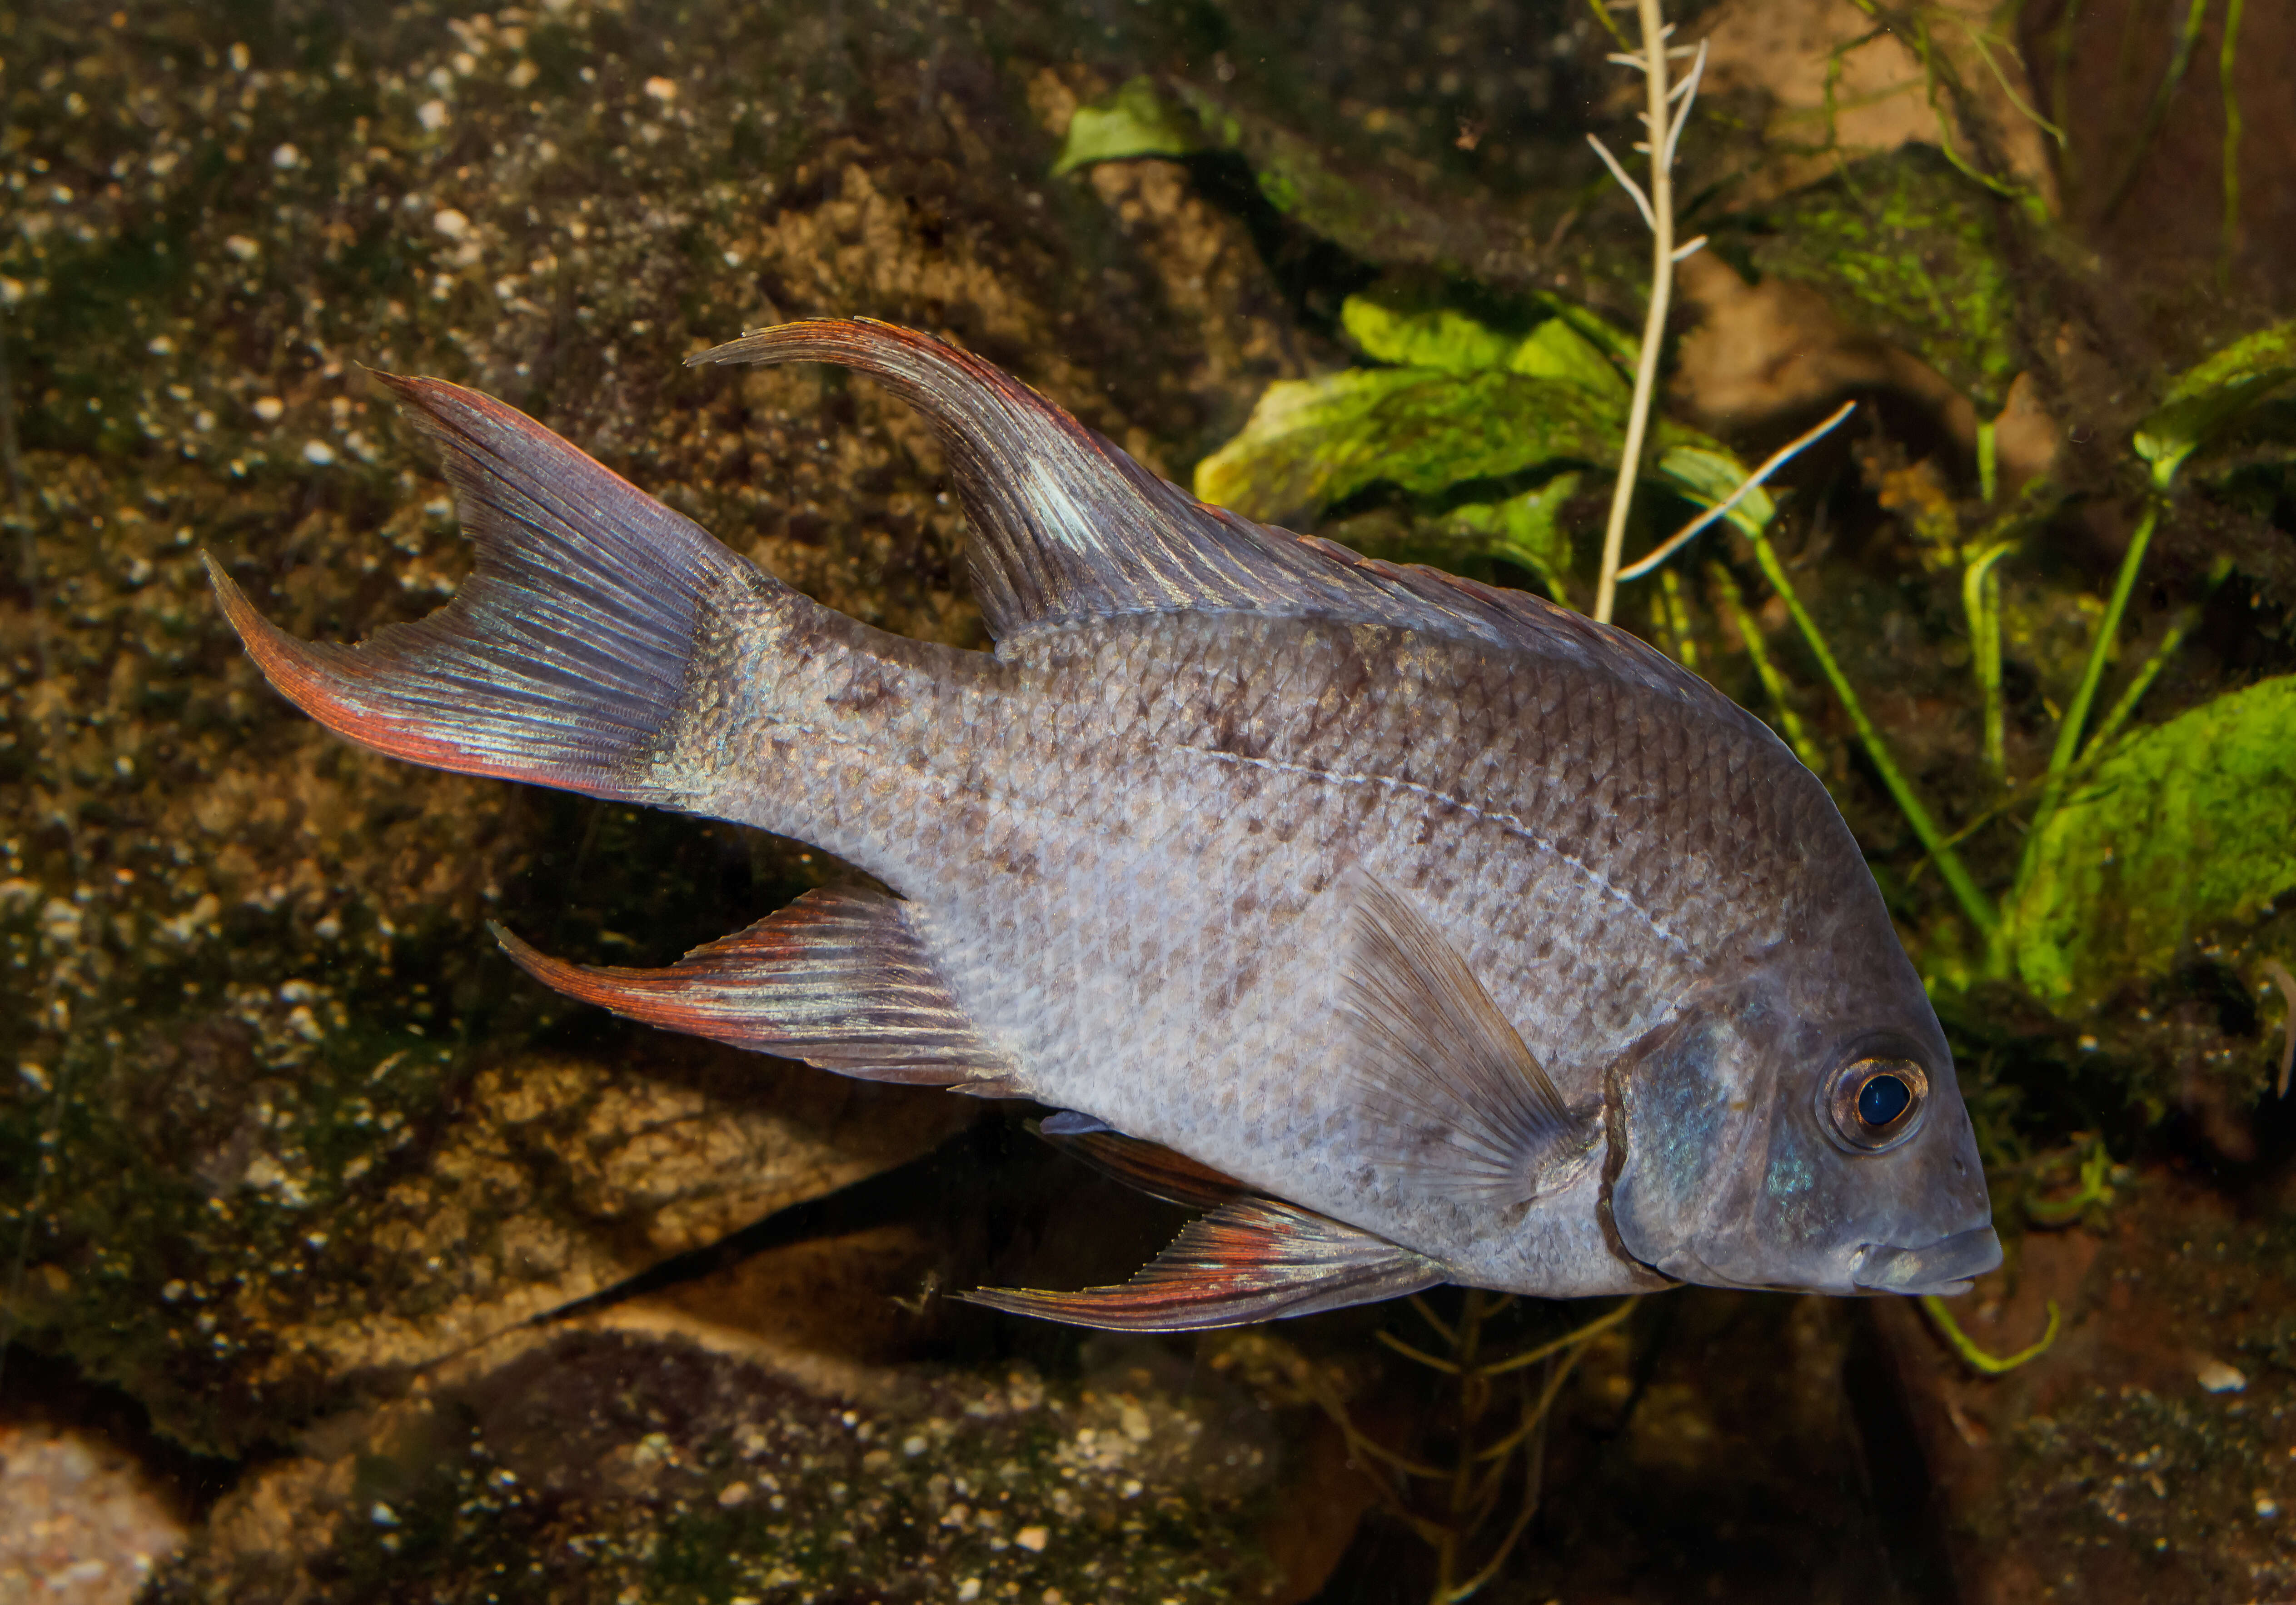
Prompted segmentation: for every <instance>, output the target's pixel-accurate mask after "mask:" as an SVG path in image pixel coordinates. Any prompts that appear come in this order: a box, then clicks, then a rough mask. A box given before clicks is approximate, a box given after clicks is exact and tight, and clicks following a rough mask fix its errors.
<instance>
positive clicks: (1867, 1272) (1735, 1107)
mask: <svg viewBox="0 0 2296 1605" xmlns="http://www.w3.org/2000/svg"><path fill="white" fill-rule="evenodd" d="M1884 929H1885V932H1886V927H1885V928H1884ZM1889 954H1890V955H1894V957H1895V959H1896V963H1895V964H1894V965H1891V964H1887V963H1883V964H1881V965H1875V966H1868V970H1869V971H1872V972H1873V973H1869V974H1868V975H1867V976H1866V977H1865V978H1863V979H1864V983H1865V984H1862V985H1861V984H1858V979H1859V978H1857V977H1855V976H1845V975H1844V974H1843V971H1844V970H1845V968H1846V967H1845V966H1844V965H1843V964H1841V962H1838V959H1837V958H1836V957H1835V956H1834V955H1828V956H1827V959H1826V962H1825V963H1823V964H1821V965H1818V966H1816V968H1819V969H1821V970H1832V971H1833V972H1834V973H1833V975H1832V976H1831V977H1830V978H1823V979H1822V980H1821V984H1818V985H1815V986H1813V985H1811V984H1808V979H1807V978H1806V977H1801V976H1798V975H1797V974H1796V973H1795V969H1796V967H1795V966H1794V965H1792V963H1785V964H1772V965H1768V966H1766V967H1764V969H1763V970H1760V971H1759V972H1757V973H1756V974H1755V975H1754V976H1753V977H1752V978H1751V979H1749V980H1747V981H1745V982H1744V983H1743V985H1740V986H1737V987H1730V988H1727V989H1722V990H1718V991H1716V992H1715V993H1713V994H1710V995H1708V996H1706V997H1704V998H1702V999H1701V1000H1699V1001H1698V1002H1697V1003H1693V1005H1692V1006H1691V1007H1690V1008H1688V1009H1687V1010H1685V1011H1684V1012H1683V1013H1682V1014H1681V1015H1680V1016H1678V1017H1677V1019H1676V1020H1673V1021H1671V1022H1669V1024H1667V1025H1665V1026H1662V1027H1661V1028H1659V1029H1657V1030H1655V1031H1653V1032H1652V1033H1651V1034H1650V1035H1649V1036H1645V1037H1644V1039H1643V1041H1642V1042H1640V1043H1638V1044H1636V1047H1635V1048H1634V1049H1633V1050H1631V1051H1630V1052H1628V1055H1627V1056H1626V1057H1625V1058H1624V1059H1623V1060H1621V1061H1620V1064H1619V1065H1618V1066H1616V1067H1614V1068H1613V1070H1612V1073H1611V1094H1612V1099H1613V1109H1614V1110H1615V1114H1614V1118H1613V1123H1612V1127H1611V1130H1612V1137H1611V1142H1612V1147H1613V1159H1612V1162H1613V1163H1614V1164H1619V1158H1618V1153H1617V1151H1618V1150H1619V1149H1620V1147H1621V1146H1622V1147H1623V1149H1624V1159H1623V1163H1622V1164H1620V1167H1619V1168H1618V1170H1617V1172H1616V1174H1615V1176H1614V1179H1613V1181H1612V1184H1611V1195H1610V1196H1611V1221H1612V1223H1613V1224H1614V1225H1615V1227H1616V1228H1617V1231H1618V1234H1619V1239H1620V1242H1621V1243H1622V1244H1623V1245H1624V1246H1625V1248H1626V1249H1627V1251H1628V1253H1629V1254H1631V1255H1632V1256H1633V1257H1635V1258H1636V1259H1638V1260H1640V1261H1642V1262H1643V1263H1644V1265H1649V1266H1651V1267H1652V1268H1653V1269H1655V1270H1658V1271H1660V1272H1661V1273H1664V1274H1666V1275H1669V1276H1671V1277H1674V1278H1677V1280H1680V1281H1684V1282H1701V1283H1705V1284H1708V1285H1714V1286H1725V1287H1749V1288H1778V1289H1792V1290H1802V1291H1809V1292H1824V1293H1845V1294H1849V1293H1884V1292H1887V1293H1907V1294H1928V1293H1940V1294H1952V1293H1958V1292H1964V1291H1966V1290H1967V1289H1968V1287H1969V1283H1970V1279H1971V1278H1972V1277H1973V1276H1977V1275H1980V1274H1981V1273H1984V1272H1987V1271H1989V1270H1991V1269H1993V1268H1994V1267H1995V1266H1996V1265H1999V1264H2000V1263H2001V1245H2000V1242H1999V1240H1998V1239H1997V1238H1996V1237H1995V1235H1994V1232H1993V1225H1992V1207H1991V1203H1990V1200H1989V1198H1988V1196H1987V1193H1986V1188H1985V1173H1984V1169H1983V1167H1982V1166H1981V1165H1980V1162H1979V1159H1978V1153H1977V1137H1976V1133H1975V1131H1974V1130H1973V1129H1972V1126H1971V1125H1970V1119H1969V1111H1968V1110H1967V1108H1966V1107H1965V1106H1964V1104H1963V1102H1962V1098H1961V1090H1960V1087H1959V1085H1958V1084H1957V1083H1956V1080H1955V1078H1954V1068H1953V1054H1952V1052H1951V1050H1950V1049H1948V1047H1947V1045H1946V1041H1945V1034H1944V1032H1943V1031H1942V1030H1941V1029H1940V1028H1939V1026H1938V1023H1937V1016H1936V1014H1935V1013H1934V1012H1933V1011H1931V1008H1930V1006H1929V1001H1928V998H1927V997H1926V996H1925V995H1923V992H1922V989H1921V983H1920V980H1919V979H1918V978H1917V977H1915V974H1914V972H1913V966H1912V965H1911V964H1910V963H1908V962H1906V960H1905V957H1904V953H1903V950H1902V949H1900V948H1898V946H1897V944H1896V941H1895V939H1894V937H1890V938H1889ZM1845 979H1847V980H1849V982H1850V984H1849V985H1842V984H1841V982H1842V981H1843V980H1845ZM1877 983H1878V984H1877ZM1621 1139H1623V1142H1621Z"/></svg>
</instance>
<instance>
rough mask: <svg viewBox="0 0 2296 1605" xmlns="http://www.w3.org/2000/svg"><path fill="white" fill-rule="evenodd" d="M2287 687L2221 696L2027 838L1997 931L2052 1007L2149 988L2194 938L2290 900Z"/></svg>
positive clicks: (2293, 735)
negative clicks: (2033, 843) (2003, 923)
mask: <svg viewBox="0 0 2296 1605" xmlns="http://www.w3.org/2000/svg"><path fill="white" fill-rule="evenodd" d="M2292 789H2296V676H2280V677H2278V678H2276V679H2271V680H2266V681H2262V682H2260V683H2259V684H2255V685H2251V686H2249V687H2247V688H2246V689H2244V690H2242V691H2237V692H2228V693H2226V695H2224V696H2220V697H2218V698H2216V699H2215V700H2212V701H2210V702H2206V703H2203V704H2202V705H2201V706H2200V707H2198V708H2194V709H2192V710H2191V711H2190V712H2188V713H2185V714H2183V715H2180V716H2179V717H2177V718H2174V719H2171V720H2170V721H2169V723H2167V724H2166V725H2158V726H2156V727H2154V728H2153V729H2151V730H2147V731H2144V732H2142V733H2139V734H2136V735H2135V736H2132V737H2130V738H2128V740H2127V741H2123V742H2122V743H2121V744H2120V746H2119V747H2118V748H2117V749H2115V750H2113V751H2112V753H2111V754H2110V755H2109V756H2107V757H2105V758H2104V760H2103V762H2102V763H2100V764H2099V765H2098V766H2096V769H2095V773H2094V774H2091V775H2090V777H2089V778H2088V779H2087V781H2086V782H2083V783H2082V784H2081V785H2080V786H2079V788H2078V789H2077V790H2075V791H2074V792H2073V793H2072V794H2071V796H2070V797H2068V798H2066V799H2065V801H2064V803H2063V805H2062V807H2059V808H2058V810H2057V811H2056V812H2055V813H2054V815H2051V816H2050V817H2049V818H2048V819H2047V820H2046V821H2045V822H2043V823H2042V824H2041V825H2040V827H2039V828H2040V831H2041V839H2040V842H2039V845H2038V849H2037V850H2036V852H2035V853H2034V856H2033V858H2032V861H2031V864H2030V867H2029V869H2028V870H2027V871H2026V873H2025V875H2024V877H2023V881H2022V884H2021V887H2020V888H2019V890H2018V894H2017V897H2016V898H2015V902H2014V905H2013V911H2012V914H2011V922H2010V925H2009V928H2008V933H2007V935H2008V940H2009V942H2010V956H2011V960H2012V962H2013V965H2014V967H2015V969H2016V971H2017V974H2018V975H2019V977H2020V978H2021V979H2023V981H2024V983H2025V985H2026V986H2027V987H2030V988H2031V989H2032V991H2033V992H2034V993H2035V994H2036V995H2038V996H2040V997H2042V998H2044V999H2046V1000H2049V1001H2051V1002H2079V1003H2095V1002H2098V1001H2101V1000H2102V999H2103V997H2104V996H2105V995H2107V994H2108V993H2110V992H2111V991H2112V989H2113V987H2115V986H2117V985H2119V984H2120V982H2121V981H2123V980H2126V979H2142V978H2144V977H2148V976H2154V975H2159V974H2161V973H2162V972H2164V971H2165V970H2168V969H2169V966H2170V965H2171V964H2172V963H2173V962H2175V959H2176V956H2177V953H2178V951H2179V950H2180V949H2181V948H2182V947H2183V946H2184V945H2185V943H2186V942H2187V941H2188V940H2189V939H2190V938H2191V937H2192V936H2193V935H2194V933H2195V932H2196V931H2201V930H2205V929H2209V928H2210V927H2213V926H2217V925H2221V924H2226V923H2231V922H2237V921H2245V920H2249V919H2252V918H2254V917H2255V916H2256V915H2257V914H2258V913H2260V912H2262V910H2263V909H2264V907H2265V905H2267V904H2268V903H2270V902H2271V901H2272V900H2273V899H2274V898H2275V897H2279V896H2280V895H2281V894H2282V893H2284V892H2285V891H2287V890H2289V889H2290V888H2292V887H2296V828H2292V822H2291V812H2290V808H2289V803H2288V799H2289V798H2290V796H2291V795H2292Z"/></svg>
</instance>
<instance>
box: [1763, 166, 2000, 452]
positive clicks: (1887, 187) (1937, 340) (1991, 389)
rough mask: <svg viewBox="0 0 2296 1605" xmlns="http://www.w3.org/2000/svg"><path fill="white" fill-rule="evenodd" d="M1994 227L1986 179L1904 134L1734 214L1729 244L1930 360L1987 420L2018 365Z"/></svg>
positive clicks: (1996, 226) (1995, 410)
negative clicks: (1881, 150) (1906, 140)
mask: <svg viewBox="0 0 2296 1605" xmlns="http://www.w3.org/2000/svg"><path fill="white" fill-rule="evenodd" d="M2001 226H2002V225H2001V224H2000V222H1999V220H1998V218H1997V216H1996V212H1995V202H1994V200H1993V198H1992V197H1990V196H1989V194H1988V193H1987V192H1986V190H1985V188H1984V186H1983V185H1982V184H1979V183H1978V182H1977V181H1976V180H1975V179H1973V178H1971V177H1969V176H1966V175H1965V174H1964V173H1962V172H1961V171H1959V170H1957V169H1956V168H1955V167H1954V166H1953V165H1952V163H1951V162H1949V161H1948V160H1947V159H1946V157H1945V155H1944V154H1943V153H1942V152H1941V151H1938V150H1937V149H1936V148H1935V147H1933V146H1930V145H1922V144H1907V145H1906V146H1904V147H1902V148H1901V149H1899V150H1897V151H1891V152H1890V153H1888V154H1886V155H1882V156H1872V157H1867V158H1866V159H1865V160H1860V161H1856V162H1852V163H1850V164H1849V165H1848V166H1847V167H1846V168H1843V170H1842V171H1841V174H1840V175H1839V176H1835V177H1833V178H1830V179H1827V180H1825V182H1823V183H1820V184H1812V185H1810V186H1809V187H1808V189H1805V190H1801V191H1798V192H1795V193H1794V194H1792V195H1789V196H1786V197H1784V198H1782V199H1781V200H1779V201H1775V202H1774V203H1772V204H1771V205H1769V206H1767V207H1765V208H1763V209H1761V211H1760V212H1759V214H1758V215H1757V216H1755V217H1751V218H1746V219H1741V220H1734V223H1733V225H1732V228H1731V234H1732V236H1733V238H1732V239H1731V240H1730V242H1729V243H1730V244H1731V245H1732V247H1733V248H1734V249H1736V250H1743V252H1744V253H1745V256H1746V258H1747V259H1748V260H1750V261H1751V263H1752V265H1753V266H1755V267H1756V268H1758V269H1759V271H1761V272H1762V273H1765V274H1778V275H1779V276H1780V277H1782V278H1787V279H1793V280H1798V281H1800V282H1801V283H1807V284H1809V285H1811V286H1812V287H1813V288H1815V289H1816V290H1817V291H1819V292H1820V293H1822V294H1823V295H1825V297H1826V299H1828V300H1829V301H1831V302H1832V303H1833V305H1834V307H1835V308H1836V309H1837V310H1838V311H1840V312H1841V313H1842V314H1843V315H1845V316H1846V317H1847V318H1849V321H1850V322H1852V323H1856V324H1857V325H1859V326H1861V327H1863V328H1866V329H1867V330H1870V331H1872V332H1874V333H1875V334H1878V335H1880V336H1881V337H1882V339H1884V340H1889V341H1890V342H1891V343H1892V344H1894V345H1897V346H1898V347H1900V348H1903V349H1905V350H1907V351H1910V352H1912V353H1913V354H1914V355H1915V356H1918V357H1920V358H1921V359H1922V360H1923V361H1924V362H1926V363H1928V364H1930V365H1931V367H1933V368H1935V369H1936V370H1937V371H1938V372H1939V373H1942V374H1943V375H1945V377H1946V379H1947V380H1948V381H1950V382H1951V383H1952V384H1953V386H1954V388H1955V389H1958V390H1959V391H1960V392H1961V393H1962V394H1963V395H1964V396H1966V397H1969V398H1970V399H1971V400H1972V401H1973V402H1975V403H1976V404H1977V406H1978V409H1979V411H1980V413H1982V414H1984V415H1985V416H1986V417H1991V416H1992V415H1993V414H1997V413H1998V412H1999V411H2000V410H2001V408H2002V406H2003V405H2004V403H2005V401H2006V400H2007V398H2008V394H2009V381H2011V380H2012V379H2013V378H2015V377H2016V374H2017V370H2018V368H2019V366H2020V365H2021V364H2020V358H2019V356H2018V351H2017V348H2016V344H2015V331H2016V326H2017V316H2018V309H2019V302H2018V299H2017V281H2016V277H2015V275H2014V274H2013V272H2012V271H2011V267H2010V264H2009V261H2008V259H2007V257H2006V255H2005V252H2004V250H2002V246H2001V242H2000V235H1999V229H2000V227H2001Z"/></svg>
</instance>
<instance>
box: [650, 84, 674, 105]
mask: <svg viewBox="0 0 2296 1605" xmlns="http://www.w3.org/2000/svg"><path fill="white" fill-rule="evenodd" d="M645 92H646V93H647V94H650V95H652V97H653V98H654V99H656V100H658V101H660V102H661V103H662V104H663V105H665V106H667V105H668V104H669V102H672V101H674V100H676V98H677V86H676V84H675V83H673V82H671V81H670V80H669V79H668V78H648V79H647V80H646V81H645Z"/></svg>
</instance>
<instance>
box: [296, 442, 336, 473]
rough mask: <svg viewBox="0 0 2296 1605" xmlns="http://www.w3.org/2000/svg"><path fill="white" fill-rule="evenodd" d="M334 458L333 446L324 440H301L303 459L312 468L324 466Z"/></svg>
mask: <svg viewBox="0 0 2296 1605" xmlns="http://www.w3.org/2000/svg"><path fill="white" fill-rule="evenodd" d="M334 460H335V448H334V447H333V446H329V445H328V444H327V443H326V442H325V441H324V440H306V441H304V442H303V461H304V462H306V463H309V464H311V466H312V467H314V468H324V467H325V466H326V465H327V464H328V463H332V462H333V461H334Z"/></svg>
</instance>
